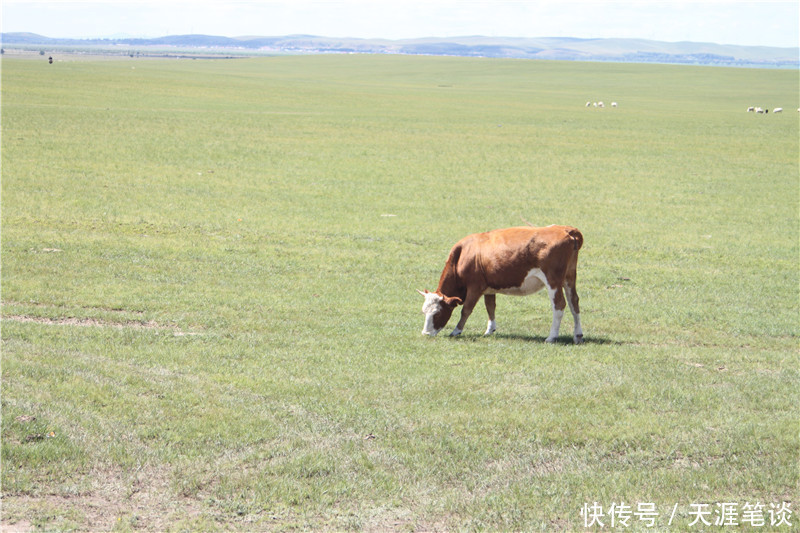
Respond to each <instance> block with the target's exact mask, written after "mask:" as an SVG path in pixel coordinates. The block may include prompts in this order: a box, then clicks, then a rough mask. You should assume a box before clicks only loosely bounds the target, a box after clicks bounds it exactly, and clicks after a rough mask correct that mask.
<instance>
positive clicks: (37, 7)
mask: <svg viewBox="0 0 800 533" xmlns="http://www.w3.org/2000/svg"><path fill="white" fill-rule="evenodd" d="M2 31H4V32H17V31H28V32H33V33H39V34H41V35H46V36H48V37H108V36H119V35H127V36H137V37H139V36H146V37H157V36H163V35H178V34H188V33H205V34H210V35H225V36H229V37H235V36H243V35H263V36H272V35H288V34H297V33H304V34H313V35H323V36H329V37H363V38H378V37H380V38H386V39H403V38H414V37H453V36H465V35H486V36H502V37H582V38H592V37H628V38H642V39H654V40H659V41H672V42H674V41H697V42H715V43H720V44H741V45H756V46H781V47H797V46H799V45H800V43H799V42H798V40H799V39H800V36H799V35H800V2H798V1H797V0H778V1H731V0H699V1H698V0H692V1H651V0H629V1H609V0H595V1H585V0H584V1H578V0H550V1H537V0H517V1H510V0H495V1H491V0H383V1H381V0H335V1H332V0H328V1H323V0H261V1H256V0H239V1H221V0H216V1H214V0H140V1H126V0H120V1H113V0H94V1H72V0H3V1H2Z"/></svg>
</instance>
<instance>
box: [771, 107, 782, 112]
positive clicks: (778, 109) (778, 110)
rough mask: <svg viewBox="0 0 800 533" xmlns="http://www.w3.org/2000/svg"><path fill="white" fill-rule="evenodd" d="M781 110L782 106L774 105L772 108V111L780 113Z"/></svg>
mask: <svg viewBox="0 0 800 533" xmlns="http://www.w3.org/2000/svg"><path fill="white" fill-rule="evenodd" d="M782 111H783V108H782V107H776V108H775V109H773V110H772V112H773V113H780V112H782Z"/></svg>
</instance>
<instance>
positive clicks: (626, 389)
mask: <svg viewBox="0 0 800 533" xmlns="http://www.w3.org/2000/svg"><path fill="white" fill-rule="evenodd" d="M797 88H798V72H797V71H780V70H748V69H729V68H703V67H688V66H664V65H634V64H612V63H577V62H569V63H567V62H538V61H519V60H486V59H462V58H436V57H397V56H343V55H337V56H309V57H279V58H258V59H238V60H230V61H223V60H219V61H189V60H187V61H174V60H173V61H167V60H133V59H130V60H124V61H117V60H106V61H64V62H56V63H54V64H53V65H48V64H47V63H46V62H45V61H33V60H20V59H4V60H3V62H2V318H3V320H2V491H3V494H2V496H3V508H2V522H3V524H16V525H18V526H21V527H25V528H29V529H36V530H46V531H109V530H113V531H243V532H244V531H284V530H335V531H342V530H355V531H358V530H364V531H434V530H440V531H443V530H514V531H559V530H565V531H574V530H583V529H584V526H586V525H587V519H588V518H589V515H588V513H586V512H584V513H583V514H582V510H584V511H586V510H588V509H589V506H593V505H594V504H595V502H596V503H597V505H599V506H601V507H602V511H603V515H604V516H603V517H602V521H603V523H604V524H605V528H606V529H610V527H609V526H610V523H611V522H610V518H611V517H610V516H608V515H609V513H610V512H611V506H612V504H621V503H624V504H626V505H630V506H632V511H640V510H644V509H647V504H652V508H653V510H655V512H656V513H658V514H657V515H656V516H652V518H653V519H654V524H653V525H654V527H653V528H648V527H647V525H648V523H647V521H646V520H644V519H643V518H647V517H646V516H645V515H636V516H629V521H628V522H627V525H626V526H625V527H624V528H623V527H621V526H619V525H618V526H617V528H616V529H618V530H625V531H643V530H646V529H649V530H653V529H655V530H660V531H665V530H676V531H681V530H683V531H686V530H700V527H698V525H697V524H696V525H694V526H692V527H690V523H691V522H692V520H696V519H697V518H698V516H697V514H696V510H697V509H698V506H700V505H706V506H707V507H705V508H704V509H707V510H708V511H709V513H710V514H709V515H708V516H705V517H704V518H705V520H707V521H708V522H711V523H712V524H713V522H714V520H715V519H717V520H720V519H724V518H725V517H724V516H722V514H721V513H723V512H724V510H725V508H724V507H723V506H721V504H722V503H735V504H736V505H737V506H738V507H736V510H737V513H738V515H737V516H738V519H739V520H738V521H739V523H740V526H739V529H741V530H749V529H750V528H749V527H748V526H747V523H746V522H744V523H743V522H742V519H743V517H744V513H742V509H743V508H744V506H745V505H746V504H749V505H751V506H754V505H755V504H757V503H758V504H760V505H762V506H763V517H764V520H765V521H766V527H770V525H771V526H772V529H773V530H777V531H792V530H797V528H798V524H800V516H798V511H797V505H798V499H797V496H798V468H797V458H798V455H799V454H800V445H799V443H800V441H799V438H800V437H799V436H798V424H797V421H798V404H800V397H799V396H800V395H798V390H800V376H799V375H798V370H799V369H798V318H799V317H798V286H799V282H800V278H799V276H798V242H799V241H800V231H799V228H798V223H799V220H798V218H799V215H798V199H799V198H800V195H799V194H798V193H799V189H798V116H797V113H795V112H794V109H796V108H797V107H798V105H800V103H798V91H797ZM599 100H603V101H605V102H606V105H607V107H606V108H604V109H596V108H586V107H584V104H585V103H586V101H599ZM611 101H616V102H618V103H619V106H618V107H617V108H614V109H612V108H610V107H608V104H609V103H610V102H611ZM753 105H756V106H763V107H769V108H772V107H783V108H784V109H787V111H786V112H784V113H782V114H779V115H772V114H770V115H755V114H754V113H747V112H746V109H747V108H748V107H749V106H753ZM523 219H524V220H527V221H530V222H531V223H533V224H535V225H548V224H569V225H573V226H576V227H578V228H580V230H581V231H582V232H583V235H584V238H585V244H584V246H583V249H582V250H581V252H580V258H579V262H578V282H577V290H578V292H579V294H580V297H581V310H582V313H581V315H582V321H583V329H584V332H585V335H586V343H585V344H584V345H582V346H573V345H572V344H571V336H570V332H571V328H572V319H571V317H570V316H569V314H568V313H567V316H566V317H565V318H564V322H563V324H562V331H561V333H562V337H561V338H560V339H559V340H560V342H558V343H557V344H555V345H546V344H545V343H544V338H545V336H546V335H547V333H548V330H549V324H550V321H551V318H552V317H551V312H550V308H549V303H548V301H547V297H546V295H545V294H544V293H539V294H536V295H533V296H529V297H526V298H513V297H504V296H500V297H498V300H497V322H498V332H497V333H496V334H495V335H494V336H492V337H489V338H484V337H483V336H482V335H481V334H482V333H483V330H484V327H485V320H486V318H485V317H486V314H485V310H484V309H483V307H482V304H479V305H478V307H476V310H475V312H474V313H473V316H472V317H471V318H470V320H469V322H468V323H467V327H466V329H465V331H464V333H463V334H462V336H461V337H459V338H453V339H451V338H447V337H446V336H442V335H440V336H439V337H437V338H434V339H430V338H426V337H423V336H422V335H421V334H420V330H421V328H422V321H423V317H422V315H421V313H420V307H421V304H422V298H421V297H420V296H419V295H418V294H417V293H416V289H429V290H433V289H435V287H436V283H437V281H438V279H439V273H440V271H441V268H442V266H443V264H444V261H445V259H446V257H447V253H448V251H449V250H450V247H451V246H452V245H453V244H454V243H455V242H456V241H457V240H458V239H460V238H461V237H463V236H464V235H466V234H468V233H473V232H478V231H485V230H489V229H494V228H500V227H507V226H515V225H524V224H525V222H524V220H523ZM458 314H459V311H457V312H456V314H455V315H454V319H451V322H450V324H449V326H448V327H449V328H452V327H453V326H454V325H455V322H456V321H457V317H458ZM446 331H449V329H447V330H446ZM786 503H788V504H789V507H790V508H791V510H792V511H793V514H792V515H791V516H790V517H788V518H789V521H790V522H791V523H792V525H791V526H789V525H787V524H786V523H779V522H778V521H777V520H774V522H773V523H772V524H771V523H770V520H771V518H774V516H771V515H770V514H769V512H770V511H773V512H776V511H777V509H779V508H780V506H784V509H785V508H786V505H785V504H786ZM615 509H619V506H617V507H615ZM623 509H624V508H623ZM727 509H728V510H730V507H728V508H727ZM594 510H595V511H597V508H596V507H594ZM693 511H694V512H695V514H692V513H693ZM595 514H596V513H595ZM783 516H784V518H786V513H784V514H783ZM617 518H618V519H620V518H623V516H622V515H617ZM590 529H595V530H599V529H600V528H599V526H598V525H597V524H595V525H593V526H592V527H591V528H590ZM712 529H715V530H728V529H730V530H736V529H737V528H736V527H732V526H731V527H724V526H721V525H720V526H713V525H712ZM762 529H763V528H762Z"/></svg>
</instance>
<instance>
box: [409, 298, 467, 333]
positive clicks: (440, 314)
mask: <svg viewBox="0 0 800 533" xmlns="http://www.w3.org/2000/svg"><path fill="white" fill-rule="evenodd" d="M417 292H418V293H420V294H421V295H422V296H424V297H425V303H423V304H422V314H423V315H425V326H424V327H423V328H422V334H423V335H430V336H431V337H433V336H435V335H436V334H437V333H439V332H440V331H442V329H444V327H445V326H446V325H447V321H448V320H450V316H451V315H452V314H453V309H455V308H456V307H458V306H459V305H460V304H461V298H457V297H451V296H445V295H443V294H439V293H438V292H428V291H425V292H422V291H419V290H418V291H417Z"/></svg>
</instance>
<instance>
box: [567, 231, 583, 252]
mask: <svg viewBox="0 0 800 533" xmlns="http://www.w3.org/2000/svg"><path fill="white" fill-rule="evenodd" d="M567 235H569V240H570V241H571V242H572V246H573V248H575V251H576V252H577V251H578V250H580V249H581V246H583V235H582V234H581V232H580V231H578V230H577V228H569V229H567Z"/></svg>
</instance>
